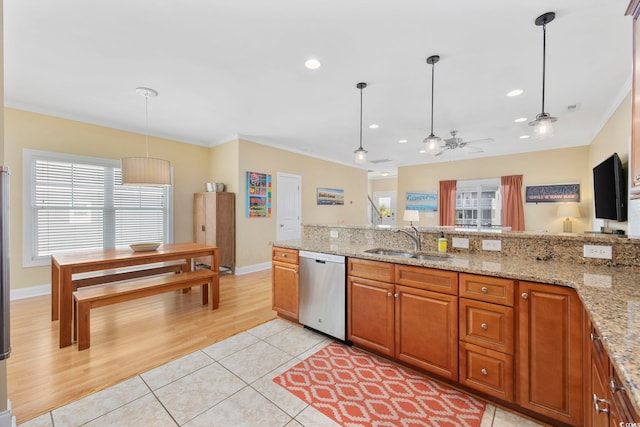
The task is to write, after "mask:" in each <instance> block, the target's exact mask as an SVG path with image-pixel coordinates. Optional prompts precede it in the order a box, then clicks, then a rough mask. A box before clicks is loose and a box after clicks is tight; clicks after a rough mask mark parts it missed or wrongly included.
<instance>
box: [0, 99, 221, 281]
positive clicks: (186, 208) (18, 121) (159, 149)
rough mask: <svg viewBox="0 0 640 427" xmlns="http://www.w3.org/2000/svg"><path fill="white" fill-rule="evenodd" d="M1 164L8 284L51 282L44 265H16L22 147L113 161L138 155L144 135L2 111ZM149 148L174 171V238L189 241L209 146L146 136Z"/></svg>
mask: <svg viewBox="0 0 640 427" xmlns="http://www.w3.org/2000/svg"><path fill="white" fill-rule="evenodd" d="M4 137H5V140H6V145H5V150H4V153H5V162H6V164H7V165H8V166H9V167H10V170H11V288H12V289H16V288H24V287H29V286H37V285H44V284H48V283H50V282H51V278H50V268H49V267H31V268H23V267H22V241H23V234H22V216H23V215H22V150H23V149H25V148H28V149H33V150H45V151H55V152H61V153H68V154H74V155H81V156H94V157H102V158H109V159H119V158H121V157H124V156H131V155H134V156H136V155H143V154H144V135H141V134H136V133H131V132H124V131H119V130H115V129H110V128H106V127H102V126H95V125H90V124H86V123H80V122H76V121H72V120H65V119H60V118H56V117H51V116H45V115H42V114H35V113H30V112H26V111H21V110H15V109H11V108H6V109H5V133H4ZM149 152H150V155H152V156H154V157H160V158H164V159H169V160H170V161H171V165H172V166H173V170H174V183H175V185H174V240H175V241H176V242H181V241H192V240H193V193H194V192H197V191H202V190H203V189H204V187H203V185H204V183H205V182H206V181H207V180H208V179H209V148H205V147H200V146H196V145H192V144H184V143H179V142H176V141H169V140H165V139H160V138H154V137H152V138H149Z"/></svg>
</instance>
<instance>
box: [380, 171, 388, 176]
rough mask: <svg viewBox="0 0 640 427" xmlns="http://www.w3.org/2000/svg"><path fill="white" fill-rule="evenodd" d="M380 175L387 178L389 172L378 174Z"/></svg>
mask: <svg viewBox="0 0 640 427" xmlns="http://www.w3.org/2000/svg"><path fill="white" fill-rule="evenodd" d="M380 175H382V176H387V175H389V172H380Z"/></svg>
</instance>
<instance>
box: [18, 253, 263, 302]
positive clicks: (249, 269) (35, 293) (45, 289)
mask: <svg viewBox="0 0 640 427" xmlns="http://www.w3.org/2000/svg"><path fill="white" fill-rule="evenodd" d="M270 268H271V261H269V262H263V263H261V264H253V265H247V266H245V267H236V275H238V276H241V275H243V274H250V273H255V272H257V271H263V270H269V269H270ZM42 295H51V285H50V284H46V285H39V286H30V287H28V288H19V289H11V294H10V296H9V299H10V300H11V301H13V300H18V299H24V298H31V297H39V296H42Z"/></svg>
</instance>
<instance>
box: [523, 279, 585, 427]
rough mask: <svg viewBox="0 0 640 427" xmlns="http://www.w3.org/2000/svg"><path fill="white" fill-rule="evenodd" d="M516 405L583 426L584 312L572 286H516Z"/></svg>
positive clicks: (534, 284)
mask: <svg viewBox="0 0 640 427" xmlns="http://www.w3.org/2000/svg"><path fill="white" fill-rule="evenodd" d="M518 289H519V296H520V297H519V298H518V299H517V300H518V302H517V304H518V332H519V337H518V346H517V355H518V366H517V369H516V372H517V374H516V380H517V384H518V397H517V400H518V403H519V405H520V406H522V407H524V408H526V409H530V410H532V411H535V412H538V413H540V414H543V415H547V416H549V417H552V418H555V419H557V420H560V421H562V422H565V423H567V424H571V425H582V415H583V414H582V308H581V306H580V300H579V299H578V296H577V295H576V293H575V292H574V291H573V290H572V289H570V288H563V287H560V286H551V285H543V284H537V283H529V282H520V283H519V285H518Z"/></svg>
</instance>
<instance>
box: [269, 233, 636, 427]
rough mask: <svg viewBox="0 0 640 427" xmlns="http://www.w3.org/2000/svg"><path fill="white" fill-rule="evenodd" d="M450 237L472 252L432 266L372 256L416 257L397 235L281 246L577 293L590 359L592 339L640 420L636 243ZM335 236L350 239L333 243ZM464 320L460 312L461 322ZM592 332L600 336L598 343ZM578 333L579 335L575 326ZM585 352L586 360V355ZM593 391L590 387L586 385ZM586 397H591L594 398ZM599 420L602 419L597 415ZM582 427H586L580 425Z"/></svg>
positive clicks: (427, 236)
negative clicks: (607, 252)
mask: <svg viewBox="0 0 640 427" xmlns="http://www.w3.org/2000/svg"><path fill="white" fill-rule="evenodd" d="M334 230H338V233H331V231H334ZM447 231H448V233H447V234H448V236H447V237H448V238H449V239H451V238H452V237H460V238H469V239H470V242H469V248H467V249H466V250H462V249H454V250H452V251H451V252H449V253H447V254H446V256H444V257H437V256H436V257H430V258H431V259H417V258H410V257H406V256H397V255H385V254H375V253H371V252H367V251H368V250H371V249H375V248H384V249H396V250H397V249H405V250H407V251H410V249H408V248H409V247H410V246H411V245H410V242H409V241H408V239H405V238H404V237H403V236H402V234H401V233H396V232H394V230H377V229H372V228H371V227H344V226H343V227H340V226H338V227H336V226H305V233H304V235H303V239H302V240H298V241H286V242H276V243H275V244H274V246H277V247H279V248H285V249H289V250H306V251H313V252H321V253H328V254H335V255H342V256H346V257H348V258H349V259H359V260H369V261H372V262H383V263H388V264H393V265H396V266H415V267H420V268H426V269H437V270H439V271H452V272H457V273H459V274H467V275H478V276H482V277H489V278H491V277H494V278H500V279H510V280H512V281H513V283H517V284H518V285H519V286H522V287H523V289H524V286H525V284H529V283H534V284H544V285H552V286H557V287H559V288H558V289H559V290H561V289H562V288H567V289H572V290H574V291H575V294H576V295H577V297H578V298H579V301H580V302H581V306H582V308H583V309H584V313H585V315H584V319H585V321H584V323H583V325H581V326H582V327H581V328H580V330H579V333H580V334H582V337H581V342H582V341H583V342H584V345H583V347H584V349H585V351H584V354H585V355H590V350H589V347H590V342H589V341H590V339H591V337H593V339H594V340H596V341H597V344H598V345H601V346H602V347H603V348H604V350H605V351H606V355H607V356H608V359H609V360H610V365H611V367H612V371H613V372H614V373H615V374H617V377H619V378H620V382H621V383H622V384H620V385H619V386H621V387H624V389H625V391H624V393H625V394H626V397H627V398H628V401H629V402H630V405H631V406H632V409H633V410H634V411H635V413H636V414H637V413H640V393H639V391H638V384H639V382H640V360H639V358H638V356H637V355H638V354H639V350H640V342H639V341H638V338H640V337H639V332H640V314H639V313H640V310H639V309H640V287H639V286H638V284H637V282H638V280H637V278H638V277H640V268H639V267H638V266H636V265H633V264H634V262H638V258H637V256H636V252H635V251H637V246H638V243H637V242H636V241H634V240H633V239H619V238H618V239H616V238H611V237H609V238H606V237H605V238H601V237H595V238H594V237H591V236H581V235H559V236H550V235H545V236H543V237H542V238H538V236H535V235H528V234H522V233H512V234H504V235H496V234H494V233H487V234H482V233H480V234H478V233H474V234H472V235H471V236H468V235H465V233H464V232H454V231H452V230H447ZM336 234H338V236H341V237H343V238H339V237H338V238H331V237H330V236H331V235H334V236H335V235H336ZM421 234H422V237H423V239H422V242H423V245H422V247H421V249H424V248H425V247H426V248H429V247H432V248H434V249H435V245H432V243H433V242H435V240H436V239H437V236H438V234H439V231H438V230H421ZM465 236H466V237H465ZM474 239H475V240H477V239H491V240H501V242H502V250H501V251H499V252H497V251H484V250H479V249H478V247H479V246H481V245H479V244H477V242H475V241H474ZM510 239H511V240H510ZM516 240H517V242H516ZM523 242H524V243H523ZM553 243H557V244H555V245H553V246H551V247H550V246H549V245H550V244H553ZM583 244H597V245H611V246H613V254H614V256H613V257H612V258H613V259H611V260H602V259H593V260H592V259H585V258H584V257H582V253H581V251H578V250H577V249H579V248H582V245H583ZM425 252H427V253H428V252H430V251H425ZM435 255H442V254H437V253H436V254H435ZM527 289H529V288H527ZM522 297H523V298H524V296H522ZM460 299H462V298H460ZM521 304H522V303H521ZM517 305H518V304H516V306H517ZM462 314H463V313H462V312H460V315H462ZM581 318H582V317H581ZM590 330H593V331H595V333H594V334H593V335H591V334H590ZM572 331H573V333H574V335H575V334H576V328H575V325H574V327H573V329H572ZM522 332H526V331H524V330H523V331H518V330H516V332H515V334H516V335H517V336H521V335H522ZM583 338H584V340H583ZM461 342H462V341H461ZM594 345H595V344H594ZM574 347H575V345H574ZM580 350H581V351H580V353H582V349H580ZM460 354H462V352H461V353H460ZM507 355H508V352H507ZM588 365H589V362H588V361H585V363H584V374H585V377H588V376H589V370H588V369H587V368H588ZM607 366H608V365H607ZM520 368H522V367H520ZM461 381H462V378H461ZM585 381H586V380H585ZM586 389H587V384H585V390H586ZM580 392H581V393H582V391H580ZM585 395H586V396H590V394H587V391H585ZM597 403H598V402H588V401H587V400H586V399H585V408H586V409H591V406H593V405H594V404H597ZM604 407H605V404H604V403H603V402H600V405H599V406H596V409H600V410H601V409H602V408H604ZM534 412H535V411H534ZM588 412H589V411H585V419H584V424H591V423H592V422H591V421H590V420H591V418H590V417H592V416H593V415H589V414H588ZM596 413H599V412H597V411H596ZM633 416H635V414H634V415H633ZM580 422H583V420H582V419H580ZM569 423H570V422H569Z"/></svg>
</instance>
